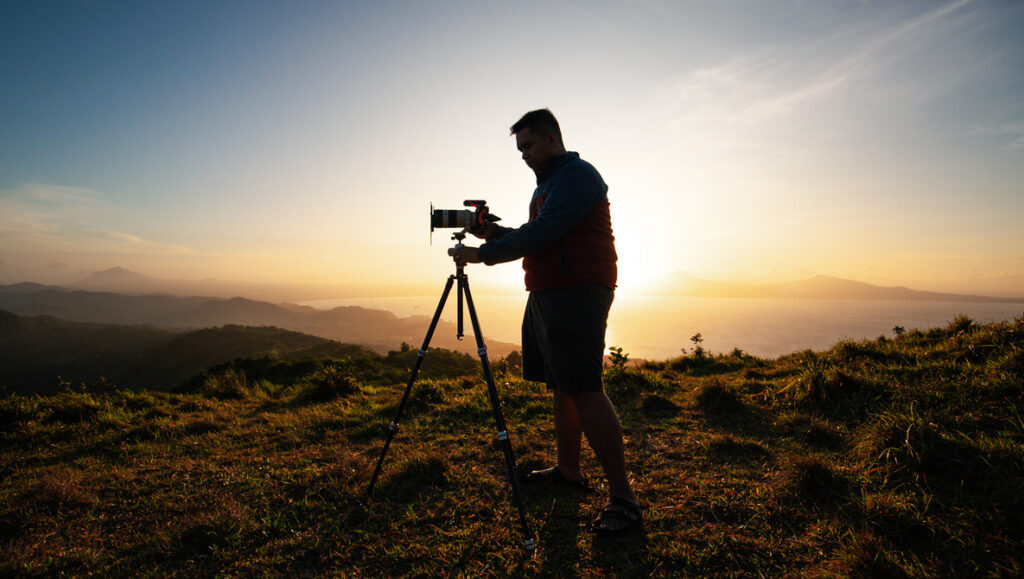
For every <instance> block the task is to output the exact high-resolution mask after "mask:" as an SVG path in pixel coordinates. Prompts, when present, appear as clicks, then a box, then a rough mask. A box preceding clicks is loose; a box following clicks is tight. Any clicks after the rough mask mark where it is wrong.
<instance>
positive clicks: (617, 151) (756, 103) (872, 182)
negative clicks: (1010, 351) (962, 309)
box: [0, 0, 1024, 296]
mask: <svg viewBox="0 0 1024 579" xmlns="http://www.w3.org/2000/svg"><path fill="white" fill-rule="evenodd" d="M1022 29H1024V3H1021V2H1016V1H1004V2H1000V1H989V0H974V1H970V0H957V1H952V2H945V1H932V0H929V1H904V2H872V1H859V2H852V1H835V2H806V1H796V0H791V1H782V0H778V1H775V0H763V1H744V2H732V1H723V2H703V1H693V2H685V1H679V2H672V1H658V0H635V1H627V0H616V1H611V0H609V1H601V0H598V1H557V2H531V1H525V2H514V3H511V2H479V1H465V2H460V1H443V0H442V1H436V2H389V1H379V2H365V3H357V2H338V1H334V2H308V1H301V0H300V1H292V2H255V1H253V2H222V1H203V2H189V1H181V2H134V1H132V2H128V1H125V2H117V1H109V2H74V1H68V2H51V1H46V0H40V1H33V2H5V3H3V4H2V6H0V283H15V282H20V281H36V282H42V283H65V282H70V281H74V280H77V279H81V278H83V277H85V276H86V275H88V274H89V273H90V272H92V271H98V270H104V269H108V268H111V267H115V266H119V267H124V268H127V269H130V270H132V271H136V272H139V273H142V274H144V275H148V276H152V277H159V278H176V279H207V278H215V279H220V280H231V281H253V282H261V283H287V284H319V285H337V286H342V285H352V284H358V285H362V286H377V287H382V288H383V287H387V288H389V289H390V290H391V293H394V290H395V289H396V288H399V289H400V288H401V287H403V286H412V285H416V286H431V285H437V286H438V287H440V286H441V285H442V284H443V283H444V280H445V279H446V278H447V276H448V275H449V274H450V273H452V272H453V266H452V263H451V261H450V259H449V258H448V256H447V254H446V248H448V247H450V246H451V245H452V243H453V242H452V241H451V233H452V230H438V231H435V232H434V233H433V235H432V236H431V233H430V228H429V220H428V217H429V208H430V206H431V204H433V205H434V206H436V207H439V208H449V209H456V208H461V206H462V201H463V200H464V199H474V198H480V199H486V200H487V201H488V203H489V206H490V208H491V211H492V212H493V213H494V214H496V215H499V216H500V217H502V223H503V224H505V225H509V226H517V225H519V224H521V223H522V222H524V221H525V220H526V218H527V205H528V201H529V198H530V195H531V193H532V190H533V187H534V186H535V181H534V177H533V175H532V173H531V172H530V171H529V170H528V168H527V167H526V166H525V165H524V164H523V163H522V161H521V159H520V158H519V155H518V153H517V151H516V149H515V139H514V137H511V136H509V127H510V126H511V125H512V123H514V122H515V121H516V120H517V119H518V118H519V117H520V116H521V115H522V114H523V113H525V112H526V111H528V110H532V109H536V108H542V107H548V108H550V109H551V110H552V111H553V112H554V113H555V115H556V116H557V117H558V118H559V121H560V123H561V125H562V132H563V135H564V137H565V142H566V146H567V148H568V149H570V150H573V151H578V152H579V153H580V155H581V156H582V157H583V158H584V159H586V160H588V161H589V162H591V163H592V164H593V165H594V166H595V167H596V168H597V169H598V170H599V171H600V172H601V174H602V175H603V177H604V179H605V181H606V182H607V183H608V185H609V199H610V201H611V207H612V219H613V226H614V229H615V235H616V243H617V248H618V251H619V257H620V262H619V268H620V282H619V287H620V291H625V292H633V293H642V292H645V291H650V290H651V289H652V288H657V287H658V286H659V284H661V283H663V282H664V280H665V279H667V277H668V276H671V275H672V274H675V273H678V272H688V273H690V274H692V275H696V276H699V277H703V278H708V279H731V280H740V281H753V282H765V283H766V282H781V281H789V280H796V279H803V278H807V277H810V276H813V275H819V274H820V275H832V276H837V277H843V278H849V279H857V280H861V281H865V282H869V283H874V284H878V285H887V286H888V285H905V286H909V287H913V288H915V289H924V290H935V291H955V292H960V293H963V292H967V293H979V294H988V295H997V296H1024V234H1022V233H1021V227H1020V225H1019V224H1020V222H1021V221H1022V217H1024V35H1022V34H1020V30H1022ZM470 274H471V276H472V277H473V279H474V285H475V287H480V286H483V287H484V288H489V289H493V290H494V291H499V290H502V289H504V290H507V291H520V290H521V288H522V271H521V269H520V267H519V266H518V265H517V264H505V265H500V266H494V267H485V266H472V267H471V271H470Z"/></svg>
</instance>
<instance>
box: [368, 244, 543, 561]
mask: <svg viewBox="0 0 1024 579" xmlns="http://www.w3.org/2000/svg"><path fill="white" fill-rule="evenodd" d="M465 237H466V232H465V231H462V232H459V233H455V234H453V235H452V239H453V240H455V241H456V244H455V247H454V248H452V249H449V250H448V254H449V255H453V252H454V251H455V250H456V249H458V248H460V247H462V240H463V239H465ZM456 282H458V286H457V287H458V290H457V295H458V308H459V309H458V330H457V334H456V337H457V338H458V339H459V340H461V339H462V337H463V332H462V322H463V319H462V300H463V295H465V299H466V303H467V304H468V305H469V319H470V321H472V323H473V334H474V335H475V336H476V346H477V354H478V355H479V356H480V362H481V364H482V365H483V369H484V380H485V381H486V382H487V394H488V397H489V398H490V401H491V411H492V412H493V414H494V423H495V425H496V426H497V428H498V440H499V441H501V448H502V450H503V451H504V454H505V466H506V468H507V469H508V480H509V484H510V485H511V486H512V496H513V499H514V500H515V504H516V507H517V508H518V510H519V523H520V525H521V526H522V528H523V537H524V544H525V546H526V550H527V551H530V552H532V551H533V550H534V548H535V547H536V545H535V544H534V541H533V537H532V536H531V534H530V527H529V525H528V524H527V522H526V509H525V508H524V507H523V499H522V496H521V495H520V493H519V482H518V481H517V480H516V459H515V456H514V455H513V454H512V443H511V442H510V441H509V438H508V431H507V430H506V429H505V419H504V418H503V417H502V414H501V401H500V400H499V399H498V389H497V387H495V385H494V377H493V375H492V374H491V365H490V363H489V362H488V361H487V347H486V346H485V345H484V338H483V335H482V334H481V333H480V322H479V321H478V320H477V317H476V308H475V307H473V295H472V293H470V291H469V278H468V277H466V272H465V271H464V268H463V266H460V265H456V267H455V275H450V276H448V282H447V283H446V284H445V286H444V292H443V293H442V294H441V301H440V302H438V304H437V310H436V311H435V312H434V319H433V320H431V322H430V328H429V329H428V330H427V335H426V337H425V338H424V339H423V346H422V347H420V351H419V355H418V356H417V357H416V363H415V364H414V365H413V367H412V373H411V374H410V375H409V383H408V384H406V386H405V393H403V394H402V401H401V402H399V403H398V411H397V412H396V413H395V418H394V420H392V421H391V426H390V427H389V428H388V437H387V440H385V441H384V448H383V449H382V450H381V452H380V458H378V459H377V467H376V468H375V469H374V471H373V477H372V478H371V479H370V486H369V487H367V489H366V496H367V498H369V496H370V494H371V493H372V492H373V486H374V485H375V484H376V483H377V477H378V476H380V471H381V465H383V464H384V456H385V455H387V453H388V448H389V447H390V446H391V441H392V439H394V437H395V432H397V431H398V423H399V421H400V420H401V418H402V411H403V410H404V409H405V403H406V402H407V401H408V400H409V393H410V392H412V385H413V383H414V382H416V375H417V374H418V373H419V371H420V365H421V364H422V363H423V358H425V357H426V355H427V347H428V346H429V345H430V338H431V337H432V336H433V335H434V330H435V329H436V328H437V322H438V320H439V319H440V318H441V312H442V311H443V310H444V304H445V302H446V301H448V294H449V293H451V290H452V285H453V284H454V283H456Z"/></svg>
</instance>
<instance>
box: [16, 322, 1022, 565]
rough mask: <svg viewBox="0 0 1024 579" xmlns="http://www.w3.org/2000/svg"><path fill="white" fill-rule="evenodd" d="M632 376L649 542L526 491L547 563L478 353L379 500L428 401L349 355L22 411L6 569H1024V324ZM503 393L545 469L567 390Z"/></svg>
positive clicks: (624, 367) (506, 371) (615, 378)
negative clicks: (599, 527) (520, 506)
mask: <svg viewBox="0 0 1024 579" xmlns="http://www.w3.org/2000/svg"><path fill="white" fill-rule="evenodd" d="M402 356H405V359H404V360H405V362H411V361H412V360H413V359H414V358H415V352H414V351H412V350H409V351H407V352H395V360H396V361H397V360H399V359H400V358H401V357H402ZM433 356H434V354H430V355H428V356H427V357H426V359H425V366H426V365H427V364H429V363H431V360H432V359H434V358H433ZM627 357H628V353H620V355H619V356H618V357H617V358H616V365H615V367H612V368H609V369H608V370H607V371H606V373H605V382H606V386H607V391H608V394H609V396H610V397H611V398H612V400H613V402H614V403H615V405H616V407H617V408H618V410H619V413H620V417H621V419H622V423H623V427H624V429H625V434H626V456H627V460H628V468H629V470H630V472H631V473H632V476H633V478H634V481H635V488H636V490H637V492H638V495H639V497H640V499H641V501H642V502H643V504H644V506H645V515H644V519H645V520H644V525H643V527H642V528H641V529H638V530H636V531H635V532H633V533H632V534H630V535H628V536H626V537H623V538H620V539H617V540H604V539H596V538H594V537H593V536H592V535H591V533H590V532H589V530H588V523H589V520H590V519H591V518H592V517H593V516H594V514H595V513H596V512H597V510H598V509H599V508H600V507H601V505H602V504H603V502H604V499H603V497H602V494H601V493H600V492H596V493H581V492H578V491H575V490H572V489H567V488H566V489H563V488H536V487H524V488H523V498H524V504H525V506H526V510H527V516H528V520H529V524H530V528H531V533H532V535H533V536H534V537H535V538H536V540H537V544H538V548H537V551H536V553H535V554H534V555H533V556H532V557H531V556H528V555H527V554H526V553H525V552H524V550H523V549H522V546H521V541H522V539H523V536H522V535H521V533H520V529H519V528H518V526H517V524H516V522H515V509H514V507H513V506H512V503H511V496H510V492H509V487H508V485H507V482H506V480H505V478H504V477H505V472H504V466H503V463H502V459H501V456H500V454H501V453H500V451H499V450H498V448H497V447H496V445H495V444H494V432H495V427H494V424H493V421H492V418H491V412H490V408H489V406H488V403H487V397H486V394H485V390H484V388H483V385H482V383H481V380H480V377H479V371H478V369H477V366H476V364H475V361H474V360H472V359H470V358H468V357H465V358H463V362H465V363H464V364H463V363H461V362H460V363H459V364H454V365H451V366H448V365H447V364H442V366H441V367H438V366H436V365H435V366H433V367H434V368H435V373H434V374H433V375H432V377H424V378H423V380H421V381H420V382H419V383H418V384H417V385H416V388H414V390H413V394H412V397H411V398H410V400H409V404H408V406H407V408H406V413H405V415H404V417H403V419H402V420H401V429H400V430H399V431H398V435H397V436H396V438H395V440H394V444H393V445H392V448H391V451H390V454H388V457H387V460H386V461H385V463H384V469H383V475H382V478H381V480H380V482H379V484H378V486H377V489H376V491H375V493H374V496H373V497H372V498H371V500H369V501H367V497H366V496H365V494H364V493H365V490H366V484H367V481H368V478H369V476H370V473H371V472H372V470H373V466H374V464H375V461H376V459H377V457H378V456H379V453H380V450H381V446H382V443H383V438H384V435H385V433H386V431H387V424H388V422H389V421H390V420H391V419H392V417H393V414H394V409H395V406H396V404H397V402H398V400H399V398H400V396H401V392H402V389H403V388H402V385H401V384H393V383H390V382H388V381H387V380H379V379H377V378H374V377H373V375H374V373H375V372H376V370H375V369H374V368H373V367H371V366H372V365H371V366H367V365H365V364H364V362H362V361H360V360H357V359H356V358H354V357H352V356H347V355H343V356H334V355H330V354H328V355H325V356H324V357H323V358H320V359H318V360H317V361H316V363H311V364H306V363H301V364H288V365H283V366H282V365H280V364H277V363H274V362H271V361H267V360H261V359H246V360H237V361H235V362H232V363H231V364H230V365H227V366H224V367H222V368H221V369H219V370H217V371H215V372H213V373H210V374H208V375H207V377H206V378H205V379H204V380H203V381H202V382H201V384H198V386H197V389H196V390H195V392H193V393H189V394H168V393H159V392H157V393H154V392H126V391H110V392H107V393H78V392H66V393H61V394H58V395H54V396H48V397H20V396H9V397H6V398H2V399H0V425H3V427H2V430H0V434H2V437H3V444H2V445H0V465H3V466H2V467H0V468H2V473H3V476H2V477H0V574H3V575H30V576H31V575H60V574H70V575H86V574H96V575H102V576H107V575H115V576H136V575H142V574H153V575H161V576H182V577H184V576H196V575H212V574H223V575H233V576H250V575H287V576H360V577H365V576H395V575H401V576H449V575H456V574H464V575H473V576H546V577H549V576H558V577H562V576H617V577H649V576H669V575H670V576H684V577H757V576H776V577H777V576H799V577H822V576H829V577H831V576H840V577H848V576H853V577H969V576H979V575H985V576H1006V577H1011V576H1014V577H1016V576H1021V575H1022V574H1024V492H1022V491H1024V420H1022V416H1024V319H1018V320H1015V321H1013V322H1006V323H1000V324H985V325H979V324H976V323H974V322H972V321H971V320H969V319H967V318H964V317H958V318H957V319H956V320H954V321H953V322H952V323H950V325H949V326H948V327H946V328H936V329H932V330H929V331H927V332H921V331H917V330H911V331H908V332H906V333H904V334H903V335H901V336H899V337H897V338H895V339H887V340H886V339H880V340H877V341H863V342H854V341H845V342H841V343H839V344H837V345H836V346H835V347H833V348H832V349H830V350H828V351H825V352H811V351H806V352H798V353H794V354H792V355H789V356H784V357H781V358H779V359H777V360H763V359H757V358H753V357H750V356H746V355H744V354H743V353H742V352H734V353H733V354H731V355H728V356H713V355H709V354H707V353H706V352H704V351H703V350H701V349H700V348H699V343H698V344H696V345H695V348H694V350H693V351H692V352H691V353H688V354H687V355H685V356H682V357H678V358H675V359H672V360H665V361H660V362H651V363H645V364H643V365H639V366H638V365H632V364H630V363H629V362H628V359H627ZM395 367H396V368H397V367H398V365H396V366H395ZM438 368H447V369H444V370H443V371H441V372H439V373H438V372H436V370H437V369H438ZM495 374H496V376H497V383H498V386H499V389H500V391H501V397H502V400H503V402H504V406H503V408H504V414H505V418H506V420H507V423H508V432H509V435H510V437H511V440H512V443H513V447H514V448H515V451H516V453H517V457H518V459H519V471H520V472H524V471H529V470H530V469H535V468H539V467H542V466H545V465H550V464H551V461H552V460H553V454H552V453H553V442H552V437H553V431H552V425H551V419H552V417H551V411H550V395H549V393H547V392H546V391H544V389H543V388H542V387H541V386H540V385H537V384H533V383H526V382H523V381H521V380H520V379H519V378H518V377H517V369H516V368H515V361H514V360H503V361H500V362H497V363H495ZM583 466H584V469H585V470H586V471H588V472H589V473H591V475H593V478H592V481H594V483H595V484H596V485H597V486H598V489H599V490H600V488H601V478H600V476H598V472H599V470H598V467H597V465H596V464H595V462H594V460H593V457H592V455H590V454H589V452H586V453H585V454H584V465H583Z"/></svg>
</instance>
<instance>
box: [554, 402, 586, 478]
mask: <svg viewBox="0 0 1024 579" xmlns="http://www.w3.org/2000/svg"><path fill="white" fill-rule="evenodd" d="M551 397H552V398H551V401H552V404H553V405H554V410H555V437H556V443H557V445H558V462H557V463H556V464H557V466H556V468H558V469H559V470H561V471H562V475H563V476H564V477H565V478H567V479H569V480H580V479H582V478H583V472H582V471H581V470H580V441H581V438H582V434H583V430H582V428H581V427H580V419H579V416H578V415H577V414H576V405H575V404H574V403H573V401H572V398H571V397H570V396H569V395H568V394H563V393H561V392H559V391H558V390H554V391H552V393H551Z"/></svg>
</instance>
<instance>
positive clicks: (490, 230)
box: [470, 222, 494, 239]
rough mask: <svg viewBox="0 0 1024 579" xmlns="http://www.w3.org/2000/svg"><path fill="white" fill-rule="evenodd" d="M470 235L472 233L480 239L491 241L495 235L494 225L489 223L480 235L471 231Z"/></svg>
mask: <svg viewBox="0 0 1024 579" xmlns="http://www.w3.org/2000/svg"><path fill="white" fill-rule="evenodd" d="M470 233H472V234H473V235H474V236H475V237H477V238H478V239H490V238H491V236H492V235H494V223H493V222H490V223H488V224H487V226H486V227H485V228H484V230H483V231H480V232H479V233H478V232H476V231H472V230H471V231H470Z"/></svg>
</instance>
